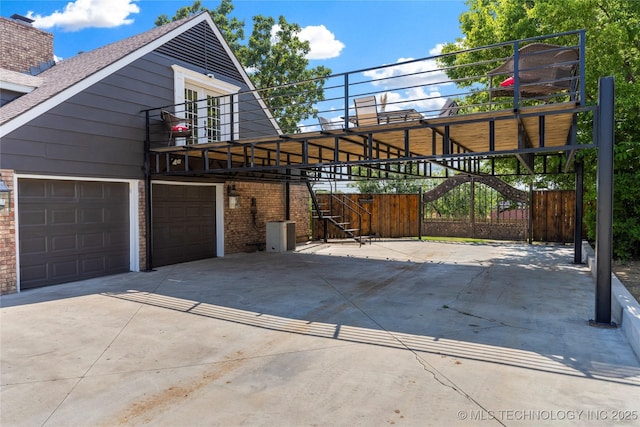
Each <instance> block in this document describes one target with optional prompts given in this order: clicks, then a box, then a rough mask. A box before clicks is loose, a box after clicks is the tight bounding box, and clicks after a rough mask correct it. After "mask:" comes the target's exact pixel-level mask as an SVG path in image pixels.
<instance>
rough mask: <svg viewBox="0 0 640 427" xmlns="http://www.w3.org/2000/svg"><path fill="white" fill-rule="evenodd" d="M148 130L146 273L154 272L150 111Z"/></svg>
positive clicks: (145, 148)
mask: <svg viewBox="0 0 640 427" xmlns="http://www.w3.org/2000/svg"><path fill="white" fill-rule="evenodd" d="M145 121H146V130H145V138H144V226H145V229H146V230H145V231H146V234H145V246H146V248H145V258H146V264H147V265H146V268H145V269H144V271H153V252H152V243H153V239H152V237H153V236H152V233H151V139H150V138H151V132H150V130H149V111H148V110H147V111H145Z"/></svg>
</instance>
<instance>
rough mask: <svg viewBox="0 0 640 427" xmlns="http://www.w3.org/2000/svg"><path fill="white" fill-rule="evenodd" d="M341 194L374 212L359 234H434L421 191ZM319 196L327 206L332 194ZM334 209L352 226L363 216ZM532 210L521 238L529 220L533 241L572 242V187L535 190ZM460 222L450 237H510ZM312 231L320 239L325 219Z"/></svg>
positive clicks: (334, 234) (335, 232)
mask: <svg viewBox="0 0 640 427" xmlns="http://www.w3.org/2000/svg"><path fill="white" fill-rule="evenodd" d="M340 197H345V198H348V199H350V200H351V201H353V202H355V203H358V204H360V205H362V206H363V207H364V208H365V209H367V210H368V211H369V212H371V219H369V216H368V215H362V216H361V224H362V225H361V228H360V230H359V231H358V232H357V233H356V234H357V235H362V236H368V235H373V236H377V237H393V238H397V237H417V236H419V235H425V236H429V235H432V233H430V232H429V231H433V227H429V226H428V225H427V221H426V220H425V219H424V218H422V215H421V212H420V209H421V205H420V195H418V194H341V195H340ZM317 198H318V202H319V204H320V205H322V206H324V207H325V208H327V207H329V206H330V205H331V195H330V194H318V195H317ZM335 209H336V208H335V207H334V211H333V212H331V215H334V216H339V217H340V219H339V221H340V222H344V223H349V224H350V225H349V226H348V227H350V228H358V227H359V222H360V218H359V217H358V216H357V215H356V214H355V213H354V212H353V211H349V210H342V211H339V212H336V211H335ZM531 211H532V218H531V221H530V222H529V221H527V220H525V221H524V222H526V224H524V225H523V226H524V227H526V230H525V231H524V233H522V234H521V240H526V239H527V238H528V236H529V231H528V224H529V223H530V224H531V226H532V230H531V237H532V239H533V240H534V241H539V242H558V243H571V242H573V231H574V230H573V229H574V225H575V192H574V191H573V190H551V191H534V192H533V194H532V210H531ZM527 213H528V209H527ZM452 224H453V222H452ZM457 224H458V228H457V229H456V231H455V232H453V233H452V232H450V233H449V234H451V235H450V236H448V237H480V238H488V239H496V240H500V239H505V238H507V237H504V235H503V233H494V234H495V235H483V236H477V235H476V236H472V235H465V236H462V235H461V234H460V233H461V231H460V230H465V229H469V227H468V226H467V225H468V224H465V223H462V222H457ZM508 225H509V224H508V222H504V221H503V224H502V225H501V228H496V229H497V230H498V229H504V228H505V227H506V226H508ZM420 230H422V232H420ZM327 231H328V235H327V237H328V238H344V237H345V235H344V232H342V231H341V230H339V229H338V228H336V227H329V229H328V230H327ZM312 232H313V238H314V239H318V240H319V239H321V238H322V235H323V226H322V221H318V220H317V219H315V218H314V219H313V227H312ZM476 233H477V230H476ZM445 234H446V233H445ZM462 234H464V232H462ZM441 235H442V234H441ZM442 236H444V235H442Z"/></svg>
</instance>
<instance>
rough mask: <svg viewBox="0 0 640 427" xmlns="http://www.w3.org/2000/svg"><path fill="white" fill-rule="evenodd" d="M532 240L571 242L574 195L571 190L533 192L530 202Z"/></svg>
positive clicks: (573, 224)
mask: <svg viewBox="0 0 640 427" xmlns="http://www.w3.org/2000/svg"><path fill="white" fill-rule="evenodd" d="M532 205H533V206H532V212H533V218H532V227H533V240H535V241H538V242H558V243H571V242H573V229H574V227H575V221H576V215H575V205H576V193H575V191H573V190H553V191H534V192H533V201H532Z"/></svg>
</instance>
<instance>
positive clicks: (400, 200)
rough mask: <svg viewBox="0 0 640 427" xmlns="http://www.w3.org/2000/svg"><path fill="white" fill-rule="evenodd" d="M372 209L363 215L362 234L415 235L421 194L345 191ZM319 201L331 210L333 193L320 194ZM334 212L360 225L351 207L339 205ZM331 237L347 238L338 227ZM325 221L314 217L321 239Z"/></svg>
mask: <svg viewBox="0 0 640 427" xmlns="http://www.w3.org/2000/svg"><path fill="white" fill-rule="evenodd" d="M340 197H346V198H348V199H350V200H352V201H353V202H355V203H358V204H359V205H361V206H363V207H364V208H365V209H367V210H368V211H369V212H371V222H369V216H368V215H363V216H362V228H361V229H360V230H359V232H358V233H356V234H358V235H362V236H368V235H375V236H379V237H415V236H417V235H418V230H419V227H420V217H419V211H420V197H419V195H417V194H341V195H340ZM317 198H318V203H319V204H320V205H321V206H322V207H323V209H327V210H330V206H331V195H330V194H318V195H317ZM331 215H334V216H340V217H341V218H340V219H339V220H338V221H340V222H345V223H349V224H350V226H349V227H351V228H356V227H358V222H359V218H358V216H357V215H356V214H355V213H354V212H353V211H350V210H344V211H342V210H340V209H339V206H337V207H336V206H335V204H334V209H333V210H331ZM327 231H328V235H327V237H328V238H344V237H345V235H344V233H343V232H342V231H340V230H339V229H337V228H336V227H329V229H328V230H327ZM321 236H322V221H318V220H317V219H315V218H314V220H313V238H314V239H321Z"/></svg>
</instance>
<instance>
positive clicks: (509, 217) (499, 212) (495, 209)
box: [421, 175, 530, 240]
mask: <svg viewBox="0 0 640 427" xmlns="http://www.w3.org/2000/svg"><path fill="white" fill-rule="evenodd" d="M529 206H530V204H529V194H528V192H526V191H523V190H519V189H517V188H514V187H511V186H510V185H508V184H505V183H504V182H503V181H501V180H499V179H498V178H495V177H490V176H486V177H485V176H469V175H464V176H463V175H456V176H454V177H451V178H448V179H447V180H446V181H444V182H442V183H441V184H439V185H437V186H436V187H434V188H432V189H430V190H428V191H426V192H424V193H423V196H422V215H421V217H422V226H421V230H422V235H424V236H436V237H469V238H478V239H494V240H526V239H527V238H528V236H529V230H530V215H529V212H530V209H529Z"/></svg>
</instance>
